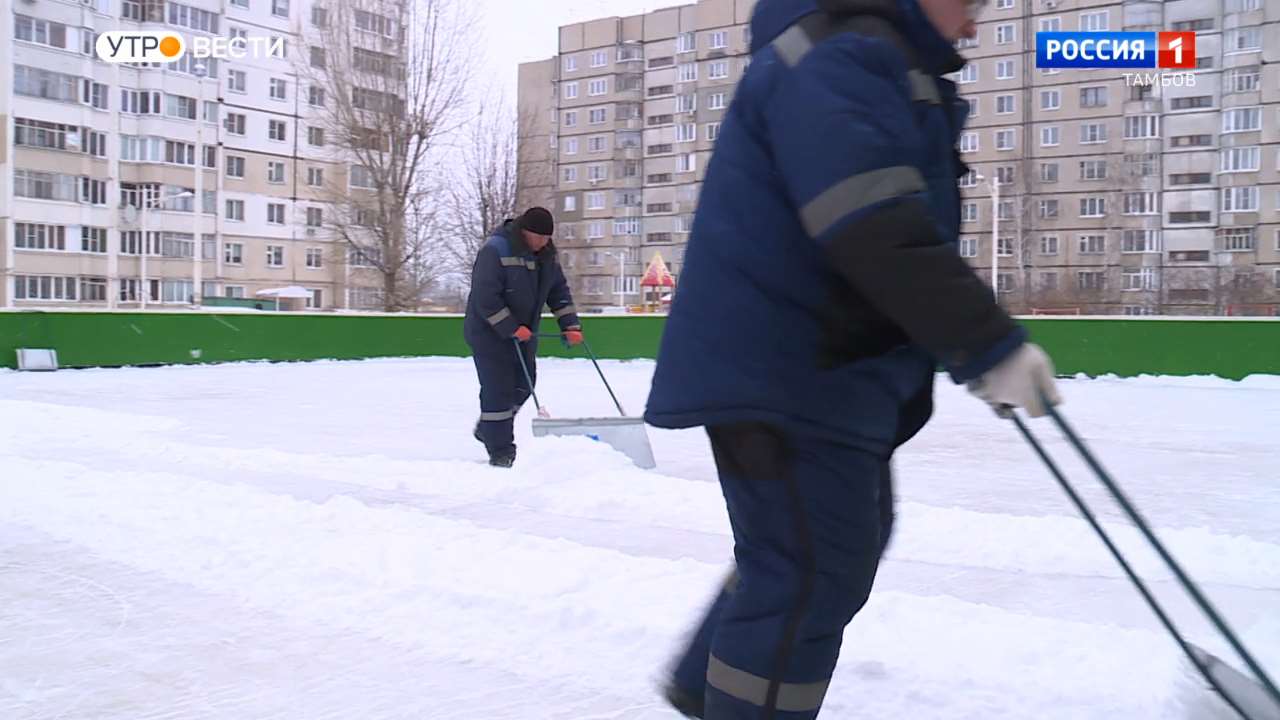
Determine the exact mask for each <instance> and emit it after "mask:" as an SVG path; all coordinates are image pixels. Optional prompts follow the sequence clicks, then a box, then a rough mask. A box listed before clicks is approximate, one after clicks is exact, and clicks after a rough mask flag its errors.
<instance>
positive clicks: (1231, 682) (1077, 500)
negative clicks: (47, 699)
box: [1008, 398, 1280, 720]
mask: <svg viewBox="0 0 1280 720" xmlns="http://www.w3.org/2000/svg"><path fill="white" fill-rule="evenodd" d="M1042 402H1044V404H1045V407H1047V408H1048V413H1049V416H1050V417H1051V418H1052V419H1053V422H1054V423H1055V424H1056V425H1057V426H1058V429H1059V430H1061V431H1062V434H1063V435H1065V436H1066V437H1067V439H1068V441H1070V443H1071V445H1072V446H1073V447H1074V448H1075V449H1076V452H1078V453H1079V454H1080V456H1081V457H1082V458H1083V459H1084V461H1085V463H1086V464H1088V465H1089V467H1090V468H1091V469H1092V470H1093V472H1094V474H1095V475H1097V477H1098V480H1099V481H1100V482H1101V483H1102V484H1103V485H1104V486H1105V487H1106V488H1107V491H1108V492H1109V493H1110V494H1111V496H1112V497H1113V498H1115V500H1116V502H1117V503H1118V504H1119V505H1120V507H1121V508H1123V509H1124V512H1125V514H1126V515H1128V516H1129V519H1130V520H1132V521H1133V523H1134V525H1136V526H1137V527H1138V529H1139V530H1140V531H1141V533H1142V535H1143V536H1144V537H1145V538H1146V540H1147V542H1149V543H1150V544H1151V547H1152V548H1154V549H1155V551H1156V552H1157V553H1158V554H1159V555H1160V558H1161V559H1162V560H1163V561H1164V563H1165V564H1166V565H1168V566H1169V569H1170V570H1172V571H1173V574H1174V576H1175V577H1176V578H1177V579H1178V583H1179V584H1180V585H1181V586H1182V588H1183V590H1185V591H1186V593H1187V594H1188V595H1189V596H1190V597H1191V599H1192V600H1194V601H1195V604H1196V605H1197V606H1198V607H1199V608H1200V610H1201V612H1203V613H1204V614H1205V616H1206V617H1208V618H1209V620H1210V621H1211V622H1212V623H1213V625H1214V627H1215V628H1216V629H1217V631H1218V632H1219V633H1220V634H1221V635H1222V637H1223V638H1224V639H1225V640H1226V641H1227V643H1228V644H1229V645H1230V646H1231V649H1232V650H1234V651H1235V652H1236V654H1237V655H1239V656H1240V659H1241V660H1243V661H1244V664H1245V666H1246V667H1247V668H1248V669H1249V671H1250V672H1251V673H1252V674H1253V675H1254V677H1249V676H1248V675H1245V674H1244V673H1242V672H1240V671H1238V670H1236V669H1235V668H1233V667H1231V666H1230V665H1228V664H1226V663H1225V662H1223V661H1222V660H1221V659H1219V658H1218V657H1216V656H1214V655H1213V654H1212V653H1209V652H1207V651H1205V650H1204V649H1202V648H1200V647H1197V646H1196V645H1194V644H1192V643H1191V642H1189V641H1188V640H1187V639H1186V638H1184V637H1183V636H1182V633H1180V632H1179V631H1178V628H1177V626H1176V625H1174V623H1173V620H1172V619H1170V617H1169V615H1168V614H1167V613H1166V612H1165V611H1164V608H1162V607H1161V606H1160V603H1159V602H1158V601H1157V600H1156V598H1155V596H1154V595H1153V594H1152V593H1151V590H1150V589H1149V588H1147V586H1146V584H1145V583H1143V581H1142V580H1141V579H1140V578H1139V577H1138V575H1137V573H1135V572H1134V570H1133V568H1132V567H1131V566H1130V565H1129V563H1128V561H1127V560H1125V557H1124V555H1123V554H1122V553H1121V552H1120V549H1119V548H1118V547H1116V545H1115V543H1114V542H1113V541H1112V540H1111V537H1110V536H1109V535H1108V534H1107V532H1106V530H1104V529H1103V528H1102V525H1101V524H1100V523H1099V522H1098V519H1097V517H1095V516H1094V514H1093V512H1092V511H1091V510H1090V509H1089V506H1088V505H1087V504H1086V503H1085V501H1084V499H1083V498H1081V497H1080V494H1079V493H1077V492H1076V489H1075V487H1074V486H1073V485H1072V484H1071V483H1070V481H1068V480H1067V478H1066V476H1065V475H1063V474H1062V471H1061V470H1060V469H1059V468H1058V466H1057V464H1056V463H1054V461H1053V459H1052V458H1050V457H1049V454H1048V453H1047V452H1046V451H1045V449H1044V446H1043V445H1041V444H1040V442H1039V441H1038V440H1037V439H1036V437H1035V436H1034V435H1033V434H1032V433H1031V429H1030V428H1029V427H1027V424H1026V422H1024V421H1023V420H1022V418H1020V417H1018V415H1016V414H1014V413H1013V412H1012V409H1010V412H1009V413H1008V417H1011V418H1012V419H1013V421H1014V423H1015V424H1016V425H1017V426H1018V430H1019V431H1020V432H1021V433H1022V436H1023V437H1024V438H1026V440H1027V442H1028V443H1029V444H1030V445H1031V447H1032V449H1033V450H1034V451H1035V453H1036V454H1037V455H1039V456H1040V459H1041V460H1042V461H1043V462H1044V464H1045V467H1047V468H1048V469H1049V472H1050V473H1052V474H1053V476H1054V478H1055V479H1056V480H1057V481H1058V484H1059V485H1061V486H1062V489H1063V490H1064V491H1065V492H1066V494H1067V497H1069V498H1070V499H1071V502H1072V503H1073V504H1074V505H1075V506H1076V508H1077V509H1078V510H1079V511H1080V514H1081V515H1082V516H1084V519H1085V520H1087V521H1088V522H1089V525H1091V526H1092V527H1093V530H1094V532H1096V533H1097V534H1098V537H1099V538H1101V539H1102V542H1103V543H1104V544H1105V545H1106V546H1107V550H1109V551H1111V555H1112V557H1114V558H1115V559H1116V562H1118V563H1119V564H1120V567H1121V568H1123V569H1124V572H1125V574H1126V575H1128V576H1129V580H1130V581H1131V582H1132V583H1133V585H1134V587H1136V588H1137V589H1138V592H1139V593H1141V595H1142V597H1143V599H1144V600H1146V601H1147V604H1148V605H1150V606H1151V609H1152V611H1154V612H1155V614H1156V617H1158V618H1159V619H1160V623H1161V624H1162V625H1164V628H1165V629H1166V630H1168V631H1169V634H1170V635H1172V636H1173V639H1174V641H1175V642H1177V643H1178V646H1179V647H1180V648H1181V649H1182V652H1183V653H1185V654H1186V656H1187V658H1188V659H1190V660H1191V664H1192V665H1194V666H1195V668H1196V670H1198V671H1199V672H1200V674H1201V675H1203V676H1204V679H1205V680H1207V681H1208V682H1209V685H1210V686H1211V687H1212V688H1213V689H1214V690H1216V691H1217V692H1218V694H1219V695H1221V696H1222V699H1223V700H1225V701H1226V703H1227V704H1228V705H1230V706H1231V709H1232V710H1235V711H1236V713H1238V714H1239V715H1240V717H1242V718H1244V720H1280V690H1277V689H1276V685H1275V683H1274V682H1272V680H1271V678H1270V677H1268V676H1267V674H1266V672H1265V671H1263V669H1262V667H1261V666H1260V665H1259V664H1258V661H1257V660H1255V659H1254V657H1253V656H1252V655H1250V654H1249V651H1248V650H1246V649H1245V647H1244V645H1243V644H1241V642H1240V639H1239V638H1238V637H1237V636H1236V634H1235V633H1234V632H1233V631H1232V630H1231V628H1230V627H1228V626H1227V623H1226V621H1225V620H1223V619H1222V616H1221V615H1220V614H1219V613H1218V611H1217V610H1216V609H1215V608H1214V606H1213V605H1212V604H1211V603H1210V602H1209V600H1208V598H1206V597H1205V596H1204V593H1203V592H1201V590H1200V588H1199V587H1198V586H1197V585H1196V584H1195V582H1194V581H1193V580H1192V579H1191V578H1190V577H1189V576H1188V575H1187V574H1186V572H1185V571H1184V570H1183V569H1182V567H1181V566H1180V565H1178V563H1177V561H1176V560H1174V559H1173V556H1172V555H1170V554H1169V551H1168V550H1167V549H1166V548H1165V546H1164V544H1163V543H1161V542H1160V541H1159V540H1158V539H1157V538H1156V536H1155V533H1153V532H1152V531H1151V526H1150V525H1148V524H1147V522H1146V520H1145V519H1144V518H1143V517H1142V515H1141V514H1140V513H1139V512H1138V510H1137V508H1136V507H1135V506H1134V505H1133V503H1132V502H1130V501H1129V498H1128V497H1126V496H1125V494H1124V491H1123V490H1121V489H1120V486H1119V484H1118V483H1116V481H1115V480H1113V479H1112V478H1111V476H1110V475H1109V474H1108V473H1107V471H1106V470H1105V469H1103V467H1102V465H1101V463H1099V462H1098V460H1097V458H1096V457H1094V455H1093V453H1092V452H1090V451H1089V449H1088V447H1086V446H1085V444H1084V441H1083V440H1081V439H1080V437H1079V436H1078V435H1076V433H1075V431H1073V430H1072V429H1071V426H1070V425H1068V424H1067V421H1066V420H1065V419H1063V417H1062V415H1061V414H1060V413H1059V412H1058V411H1057V410H1056V409H1055V408H1054V407H1053V406H1051V405H1050V404H1049V403H1048V401H1047V399H1044V398H1042Z"/></svg>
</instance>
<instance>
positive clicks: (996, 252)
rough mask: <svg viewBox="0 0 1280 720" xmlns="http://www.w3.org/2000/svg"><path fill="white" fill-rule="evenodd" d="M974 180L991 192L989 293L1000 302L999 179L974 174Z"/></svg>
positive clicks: (997, 177)
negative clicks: (985, 185)
mask: <svg viewBox="0 0 1280 720" xmlns="http://www.w3.org/2000/svg"><path fill="white" fill-rule="evenodd" d="M974 178H975V179H977V180H980V181H984V182H986V183H987V188H988V189H989V190H990V191H991V292H992V293H994V294H995V297H996V302H1000V178H999V176H998V175H997V176H996V177H994V178H989V177H985V176H983V174H982V173H978V172H975V173H974Z"/></svg>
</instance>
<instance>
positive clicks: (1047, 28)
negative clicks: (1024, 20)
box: [1040, 17, 1062, 32]
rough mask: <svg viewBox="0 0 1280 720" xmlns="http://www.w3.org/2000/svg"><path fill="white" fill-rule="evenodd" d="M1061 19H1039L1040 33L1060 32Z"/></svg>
mask: <svg viewBox="0 0 1280 720" xmlns="http://www.w3.org/2000/svg"><path fill="white" fill-rule="evenodd" d="M1061 31H1062V18H1060V17H1051V18H1040V32H1061Z"/></svg>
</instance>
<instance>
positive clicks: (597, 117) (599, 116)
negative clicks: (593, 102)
mask: <svg viewBox="0 0 1280 720" xmlns="http://www.w3.org/2000/svg"><path fill="white" fill-rule="evenodd" d="M606 112H607V110H606V108H596V109H594V110H592V111H591V113H590V115H589V116H588V118H587V122H588V123H590V124H592V125H599V124H600V123H603V122H604V121H605V120H607V119H608V116H607V115H606Z"/></svg>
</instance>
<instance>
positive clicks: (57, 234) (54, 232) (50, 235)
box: [13, 223, 67, 250]
mask: <svg viewBox="0 0 1280 720" xmlns="http://www.w3.org/2000/svg"><path fill="white" fill-rule="evenodd" d="M13 227H14V243H13V246H14V247H15V248H18V249H20V250H66V249H67V228H66V227H65V226H63V225H43V224H36V223H14V226H13Z"/></svg>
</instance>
